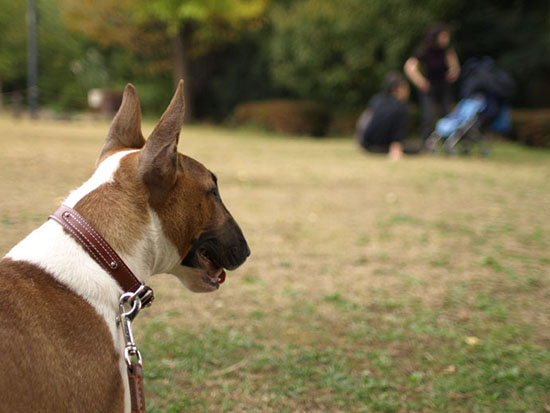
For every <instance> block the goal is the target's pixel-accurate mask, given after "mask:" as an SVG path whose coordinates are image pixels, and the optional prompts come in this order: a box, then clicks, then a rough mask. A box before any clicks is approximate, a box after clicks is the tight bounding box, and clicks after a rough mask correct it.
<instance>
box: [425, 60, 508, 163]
mask: <svg viewBox="0 0 550 413" xmlns="http://www.w3.org/2000/svg"><path fill="white" fill-rule="evenodd" d="M513 92H514V81H513V79H512V78H511V77H510V76H509V75H508V74H507V73H505V72H503V71H502V70H500V69H499V68H497V67H496V65H495V63H494V61H493V60H492V59H491V58H488V57H484V58H481V59H469V60H467V61H466V63H465V64H464V66H463V69H462V75H461V90H460V95H461V96H462V100H461V101H460V102H459V103H458V104H457V105H456V107H455V109H454V110H453V111H452V112H451V113H450V114H448V115H447V116H445V117H444V118H442V119H440V120H439V121H438V122H437V124H436V127H435V131H434V132H432V134H431V135H430V137H429V138H428V139H427V140H426V142H425V147H426V149H427V150H428V151H430V152H435V150H436V146H437V143H438V142H439V141H440V140H442V141H444V146H445V151H446V152H447V153H448V154H450V155H451V154H454V153H455V147H456V145H457V144H458V143H459V142H461V143H462V145H463V152H464V153H469V151H470V148H471V145H472V143H479V145H480V152H481V154H482V155H483V156H488V155H489V149H488V145H487V140H486V138H485V133H484V132H486V131H487V130H489V129H491V130H493V131H495V132H499V133H506V132H509V130H510V127H511V125H510V107H509V104H508V102H509V100H510V98H511V97H512V95H513Z"/></svg>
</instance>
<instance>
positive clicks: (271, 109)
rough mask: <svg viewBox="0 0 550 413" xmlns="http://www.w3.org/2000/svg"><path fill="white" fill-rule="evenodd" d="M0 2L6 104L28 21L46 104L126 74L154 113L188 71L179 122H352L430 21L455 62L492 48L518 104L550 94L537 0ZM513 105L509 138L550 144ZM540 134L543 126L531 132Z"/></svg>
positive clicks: (544, 24)
mask: <svg viewBox="0 0 550 413" xmlns="http://www.w3.org/2000/svg"><path fill="white" fill-rule="evenodd" d="M0 6H1V10H2V12H1V13H0V20H1V21H0V92H1V93H0V105H3V106H4V108H5V109H10V110H11V109H13V110H14V111H15V112H18V111H20V110H22V109H23V108H25V107H26V106H27V105H28V100H27V95H28V94H29V91H31V95H32V91H33V90H34V89H33V88H32V87H31V88H29V84H31V83H33V74H32V73H30V75H28V71H27V67H28V64H29V63H30V64H31V66H32V62H33V60H32V59H33V56H35V52H34V51H33V47H32V44H31V37H30V36H29V35H28V33H33V30H34V31H35V33H36V53H37V66H36V67H37V92H38V93H37V96H38V107H39V108H40V113H41V115H42V116H50V117H70V116H74V114H75V113H82V112H83V111H87V110H90V106H92V107H93V108H95V110H96V111H100V112H104V113H105V114H106V115H109V114H111V113H112V111H113V110H114V109H116V106H117V105H118V100H119V99H120V95H119V93H120V91H121V90H122V88H123V86H124V85H125V84H126V83H127V82H132V83H134V84H135V85H136V86H137V88H138V90H139V93H140V98H141V101H142V105H143V110H144V113H145V115H146V116H147V115H156V114H158V113H159V112H161V110H162V108H163V105H164V104H165V102H166V101H167V100H168V99H169V98H170V96H171V93H172V90H173V85H174V81H175V80H176V79H179V78H185V80H186V92H187V114H186V116H187V117H188V121H190V120H194V121H208V122H230V123H237V124H240V123H246V122H248V123H256V124H259V125H260V126H266V127H268V128H271V129H275V130H277V131H281V132H286V133H291V134H292V133H305V134H313V135H324V134H333V135H334V134H349V133H351V132H352V131H353V127H354V124H355V120H356V119H357V116H358V114H359V113H360V111H361V109H363V108H364V106H365V105H366V103H367V102H368V99H369V97H370V96H372V95H373V94H374V93H375V92H377V91H378V90H379V89H380V85H381V81H382V79H383V77H384V75H385V74H386V73H387V72H388V71H390V70H401V69H402V67H403V64H404V62H405V60H406V59H407V57H409V56H410V55H411V54H413V53H414V52H415V50H416V49H417V47H418V45H419V43H420V42H421V40H422V37H423V34H424V31H425V30H426V28H427V27H428V26H429V25H431V24H433V23H434V22H445V23H446V24H447V25H448V27H449V29H450V32H451V35H452V43H453V47H454V48H455V49H456V51H457V54H458V56H459V59H460V60H461V62H464V61H465V60H466V59H467V58H470V57H477V56H490V57H492V58H493V59H495V61H496V63H497V65H498V66H499V67H500V68H501V69H503V70H505V71H506V72H508V73H509V74H510V75H512V77H513V78H514V80H515V81H516V84H517V90H516V93H515V95H514V101H513V106H514V107H515V108H524V109H525V108H527V109H536V108H543V107H549V106H550V76H549V75H548V74H549V73H550V19H549V15H550V11H549V6H548V2H547V0H506V1H503V0H480V1H476V2H475V4H474V3H472V2H468V1H464V0H458V1H457V0H427V1H425V2H422V6H419V4H418V2H415V1H412V0H369V1H364V0H341V1H338V2H333V1H329V0H277V1H270V0H182V1H174V0H151V1H145V0H137V1H129V0H122V1H118V0H93V1H92V0H29V1H28V2H25V1H17V2H14V1H11V0H0ZM33 13H34V16H35V18H34V17H33ZM29 16H30V17H33V18H30V17H29ZM33 22H34V23H33ZM31 36H32V35H31ZM28 46H29V47H28ZM29 69H30V67H29ZM29 81H30V82H31V83H29ZM415 99H416V97H415V96H414V95H413V102H414V101H415ZM258 101H262V102H263V104H262V105H258V104H256V103H254V102H258ZM251 102H252V103H251ZM31 106H32V104H31ZM266 112H268V113H266ZM289 113H292V115H289ZM413 114H414V111H413ZM413 117H414V116H413ZM514 117H515V120H516V121H517V122H520V123H522V125H523V124H525V123H526V122H527V123H528V124H529V125H527V126H522V127H520V129H522V130H523V133H519V135H520V136H517V135H518V134H517V133H516V138H518V139H520V140H523V141H525V142H526V143H529V144H534V145H546V144H548V140H550V139H548V138H547V137H545V136H546V135H548V134H550V133H548V132H547V128H548V129H550V127H548V125H547V124H546V123H545V122H544V121H542V120H541V118H542V117H546V116H542V115H541V112H540V111H532V112H531V113H530V114H526V113H525V111H516V113H515V115H514ZM294 118H297V119H294ZM516 129H517V128H516ZM533 130H534V131H533ZM541 130H542V131H543V132H541ZM537 133H538V134H539V135H541V133H542V135H544V136H542V137H541V136H539V137H537V136H535V137H533V136H531V135H533V134H535V135H537Z"/></svg>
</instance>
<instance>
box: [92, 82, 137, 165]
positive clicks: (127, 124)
mask: <svg viewBox="0 0 550 413" xmlns="http://www.w3.org/2000/svg"><path fill="white" fill-rule="evenodd" d="M143 145H145V139H144V138H143V134H142V133H141V105H140V103H139V97H138V94H137V91H136V88H135V87H134V85H132V84H131V83H128V84H127V85H126V87H125V88H124V94H123V95H122V103H121V104H120V108H119V109H118V112H117V113H116V115H115V117H114V119H113V122H112V123H111V127H110V129H109V132H108V133H107V138H106V139H105V144H104V145H103V149H102V150H101V153H100V154H99V158H98V159H97V164H98V165H99V163H100V162H101V161H102V160H103V159H104V158H105V157H106V156H107V155H109V154H110V153H112V152H115V151H119V150H123V149H141V148H142V147H143Z"/></svg>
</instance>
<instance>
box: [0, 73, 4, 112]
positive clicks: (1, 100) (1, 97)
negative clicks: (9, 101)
mask: <svg viewBox="0 0 550 413" xmlns="http://www.w3.org/2000/svg"><path fill="white" fill-rule="evenodd" d="M3 108H4V93H3V92H2V79H0V111H1V110H2V109H3Z"/></svg>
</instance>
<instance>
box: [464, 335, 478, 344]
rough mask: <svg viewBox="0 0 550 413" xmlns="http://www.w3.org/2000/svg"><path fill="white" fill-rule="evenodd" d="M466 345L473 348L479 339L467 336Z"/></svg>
mask: <svg viewBox="0 0 550 413" xmlns="http://www.w3.org/2000/svg"><path fill="white" fill-rule="evenodd" d="M464 341H466V344H468V345H469V346H475V345H477V344H479V338H477V337H474V336H469V337H466V340H464Z"/></svg>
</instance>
